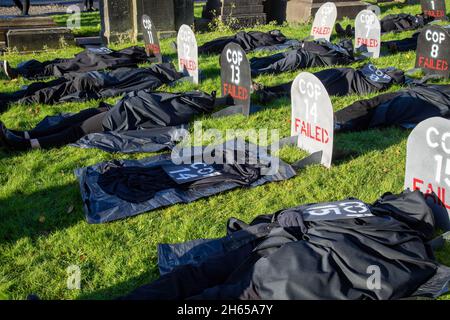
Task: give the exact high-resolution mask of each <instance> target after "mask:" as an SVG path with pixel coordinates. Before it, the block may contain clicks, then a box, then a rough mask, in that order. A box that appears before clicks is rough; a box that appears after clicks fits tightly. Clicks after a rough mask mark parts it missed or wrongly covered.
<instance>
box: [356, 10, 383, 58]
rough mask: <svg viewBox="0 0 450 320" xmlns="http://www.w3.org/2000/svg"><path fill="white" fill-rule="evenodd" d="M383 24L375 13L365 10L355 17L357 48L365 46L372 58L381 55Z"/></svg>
mask: <svg viewBox="0 0 450 320" xmlns="http://www.w3.org/2000/svg"><path fill="white" fill-rule="evenodd" d="M380 39H381V26H380V21H379V20H378V17H377V15H376V14H375V13H373V12H372V11H370V10H363V11H361V12H360V13H358V15H357V16H356V19H355V49H358V48H360V47H361V46H365V47H366V48H367V52H368V53H369V54H370V55H371V57H372V58H379V57H380V49H381V41H380Z"/></svg>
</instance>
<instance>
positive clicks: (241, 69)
mask: <svg viewBox="0 0 450 320" xmlns="http://www.w3.org/2000/svg"><path fill="white" fill-rule="evenodd" d="M220 76H221V79H222V96H226V95H231V96H232V97H233V98H234V103H235V105H236V106H242V113H243V114H244V115H246V116H248V115H249V114H250V94H251V86H252V76H251V72H250V63H249V61H248V59H247V56H246V54H245V51H244V50H243V49H242V47H241V46H240V45H238V44H236V43H230V44H228V45H227V46H226V47H225V48H224V49H223V51H222V54H221V56H220Z"/></svg>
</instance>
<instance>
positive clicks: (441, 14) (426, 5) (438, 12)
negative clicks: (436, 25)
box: [420, 0, 448, 20]
mask: <svg viewBox="0 0 450 320" xmlns="http://www.w3.org/2000/svg"><path fill="white" fill-rule="evenodd" d="M420 4H421V6H422V12H423V13H425V14H426V15H428V16H430V17H434V18H435V20H448V19H447V11H446V8H445V0H421V1H420Z"/></svg>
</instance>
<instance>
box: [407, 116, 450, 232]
mask: <svg viewBox="0 0 450 320" xmlns="http://www.w3.org/2000/svg"><path fill="white" fill-rule="evenodd" d="M405 188H409V189H411V190H420V191H422V192H423V193H424V194H425V198H426V199H427V202H428V203H429V204H430V207H431V208H432V209H433V213H434V216H435V218H436V223H437V226H438V227H439V228H441V229H443V230H446V231H447V230H450V221H449V212H450V120H447V119H444V118H440V117H434V118H431V119H427V120H425V121H422V122H421V123H419V125H417V127H416V128H415V129H414V130H413V131H412V132H411V134H410V135H409V137H408V142H407V149H406V172H405Z"/></svg>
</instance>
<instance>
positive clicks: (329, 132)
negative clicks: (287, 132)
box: [291, 72, 334, 168]
mask: <svg viewBox="0 0 450 320" xmlns="http://www.w3.org/2000/svg"><path fill="white" fill-rule="evenodd" d="M291 99H292V118H291V124H292V125H291V136H298V147H299V148H300V149H303V150H306V151H308V152H309V153H315V152H318V151H322V160H321V164H323V165H324V166H325V167H327V168H330V167H331V161H332V158H333V137H334V113H333V106H332V104H331V100H330V97H329V96H328V92H327V90H326V89H325V87H324V86H323V84H322V82H321V81H320V80H319V79H318V78H317V77H316V76H314V75H313V74H311V73H309V72H302V73H300V74H299V75H298V76H297V78H295V80H294V82H293V84H292V88H291Z"/></svg>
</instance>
